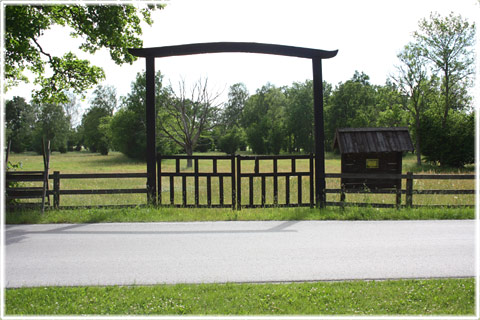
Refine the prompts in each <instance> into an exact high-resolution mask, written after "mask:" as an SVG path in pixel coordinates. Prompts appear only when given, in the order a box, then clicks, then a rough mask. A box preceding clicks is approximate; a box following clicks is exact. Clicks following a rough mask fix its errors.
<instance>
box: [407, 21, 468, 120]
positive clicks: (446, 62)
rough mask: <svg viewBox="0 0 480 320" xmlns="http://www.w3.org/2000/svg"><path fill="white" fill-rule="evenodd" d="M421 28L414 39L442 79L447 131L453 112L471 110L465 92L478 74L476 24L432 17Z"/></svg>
mask: <svg viewBox="0 0 480 320" xmlns="http://www.w3.org/2000/svg"><path fill="white" fill-rule="evenodd" d="M419 28H420V30H419V31H417V32H415V33H414V37H415V39H416V40H417V42H418V45H419V46H420V48H421V49H422V55H423V56H425V57H426V58H427V59H428V60H430V62H431V63H432V64H433V66H434V68H435V71H438V72H439V73H440V75H441V79H442V87H441V89H442V95H443V99H444V102H443V103H444V106H443V115H442V127H443V128H445V126H446V123H447V118H448V114H449V111H450V110H455V109H457V110H458V109H464V108H466V107H468V105H465V95H466V93H467V90H466V88H468V87H470V86H471V85H472V83H473V75H474V74H475V63H474V62H475V52H474V45H475V23H471V24H470V23H469V22H468V21H467V20H465V19H463V18H462V17H461V16H459V15H458V16H457V15H454V14H453V13H450V15H448V16H447V17H441V16H440V15H439V14H438V13H432V14H431V15H430V19H429V20H427V19H422V20H421V21H420V23H419ZM467 100H468V99H467Z"/></svg>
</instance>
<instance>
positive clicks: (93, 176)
mask: <svg viewBox="0 0 480 320" xmlns="http://www.w3.org/2000/svg"><path fill="white" fill-rule="evenodd" d="M59 177H60V179H117V178H146V177H147V173H144V172H141V173H133V172H132V173H61V174H60V175H59ZM49 179H53V175H49Z"/></svg>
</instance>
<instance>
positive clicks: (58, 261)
mask: <svg viewBox="0 0 480 320" xmlns="http://www.w3.org/2000/svg"><path fill="white" fill-rule="evenodd" d="M5 231H6V232H5V233H6V238H5V240H6V242H5V243H6V251H5V280H6V281H5V282H6V287H22V286H29V287H30V286H47V285H48V286H50V285H59V286H77V285H131V284H158V283H201V282H204V283H207V282H281V281H319V280H347V279H395V278H431V277H467V276H474V275H475V250H476V249H475V241H476V240H475V221H472V220H461V221H377V222H366V221H359V222H352V221H350V222H344V221H327V222H320V221H301V222H298V221H267V222H264V221H257V222H194V223H111V224H61V225H58V224H57V225H14V226H12V225H9V226H5Z"/></svg>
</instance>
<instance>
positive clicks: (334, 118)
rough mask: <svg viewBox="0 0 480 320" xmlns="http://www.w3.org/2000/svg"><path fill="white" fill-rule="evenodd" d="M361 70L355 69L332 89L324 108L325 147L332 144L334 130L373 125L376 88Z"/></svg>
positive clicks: (377, 110) (375, 116)
mask: <svg viewBox="0 0 480 320" xmlns="http://www.w3.org/2000/svg"><path fill="white" fill-rule="evenodd" d="M369 80H370V78H369V77H368V75H366V74H364V73H363V72H361V73H360V72H358V71H355V74H354V75H353V77H352V79H350V80H347V81H346V82H345V83H340V84H339V85H338V86H337V88H335V90H334V91H333V93H332V95H331V97H330V99H329V102H328V103H327V106H326V108H325V120H326V121H325V139H326V147H327V148H328V147H329V146H331V145H332V143H333V138H334V136H335V130H336V129H338V128H348V127H353V128H355V127H369V126H374V125H375V122H376V121H375V120H376V119H377V116H378V113H379V112H380V111H382V110H379V109H377V108H376V101H375V100H376V88H375V87H374V86H373V85H371V84H370V82H369Z"/></svg>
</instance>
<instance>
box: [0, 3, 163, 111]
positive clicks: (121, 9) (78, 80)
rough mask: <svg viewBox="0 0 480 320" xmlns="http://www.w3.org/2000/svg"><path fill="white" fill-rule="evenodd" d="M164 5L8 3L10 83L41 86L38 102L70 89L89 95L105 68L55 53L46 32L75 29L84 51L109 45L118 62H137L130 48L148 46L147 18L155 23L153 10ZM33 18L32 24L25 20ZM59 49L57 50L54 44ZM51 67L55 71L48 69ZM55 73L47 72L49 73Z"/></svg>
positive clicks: (56, 99) (62, 97)
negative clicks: (45, 39) (145, 40)
mask: <svg viewBox="0 0 480 320" xmlns="http://www.w3.org/2000/svg"><path fill="white" fill-rule="evenodd" d="M162 7H163V5H156V6H147V7H144V8H142V9H138V8H137V6H135V5H44V6H42V5H7V6H6V7H5V64H4V65H5V79H6V82H7V87H8V86H15V85H17V84H18V83H19V82H21V81H28V78H27V77H26V76H25V75H24V73H23V72H24V71H25V70H26V69H27V70H28V71H30V72H32V73H33V75H34V78H35V80H34V83H35V84H39V85H40V86H41V88H40V90H36V91H34V93H33V96H34V98H35V100H36V101H37V102H40V101H41V102H48V103H63V102H66V101H68V97H67V95H66V93H65V91H64V90H68V89H71V90H73V92H75V93H77V94H80V95H82V94H84V91H85V90H86V89H89V88H91V87H92V86H93V85H95V84H97V83H98V82H99V81H101V80H102V79H104V78H105V74H104V72H103V70H102V69H101V68H100V67H97V66H93V65H91V64H90V62H89V61H88V60H83V59H79V58H78V57H77V56H76V55H74V54H73V53H71V52H68V53H66V54H65V55H63V56H62V57H59V56H55V55H53V54H51V53H49V52H48V51H49V50H48V49H50V48H44V47H42V44H41V42H42V41H41V40H42V38H41V36H42V35H43V34H44V33H45V31H47V30H48V29H50V27H51V26H52V25H60V26H68V27H70V28H72V29H73V31H72V32H71V33H70V35H71V36H72V37H75V38H80V39H82V44H81V45H80V49H81V50H83V51H85V52H88V53H90V54H93V53H95V52H96V51H98V50H99V49H102V48H106V49H108V50H109V52H110V56H111V57H112V59H113V60H114V61H115V62H116V63H117V64H122V63H132V62H133V61H134V60H135V57H133V56H132V55H130V54H129V53H128V51H127V49H128V48H134V47H142V46H143V42H142V40H141V39H140V37H139V36H140V35H141V33H142V29H141V26H140V24H141V22H142V20H143V21H145V22H146V23H147V24H149V25H151V24H152V20H151V17H150V12H151V11H152V10H155V9H157V8H162ZM25 21H28V23H25ZM52 49H54V48H52ZM47 71H51V72H47ZM47 73H48V74H51V75H49V76H46V74H47Z"/></svg>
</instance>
